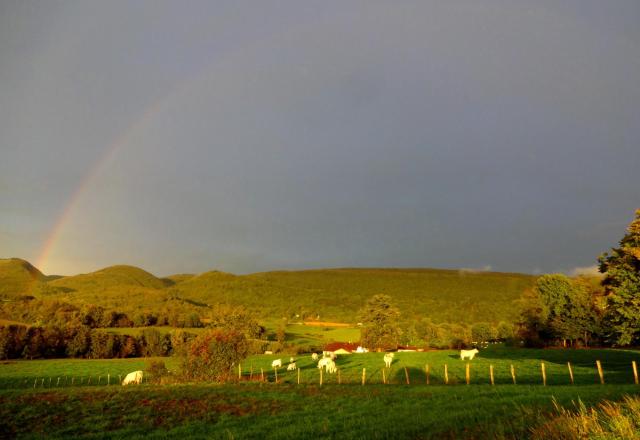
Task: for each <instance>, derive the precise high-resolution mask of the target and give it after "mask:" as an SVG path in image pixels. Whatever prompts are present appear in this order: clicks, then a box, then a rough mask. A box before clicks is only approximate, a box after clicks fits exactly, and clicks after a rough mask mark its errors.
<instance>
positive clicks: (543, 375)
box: [540, 362, 547, 387]
mask: <svg viewBox="0 0 640 440" xmlns="http://www.w3.org/2000/svg"><path fill="white" fill-rule="evenodd" d="M540 370H541V371H542V385H544V386H545V387H546V386H547V371H546V369H545V365H544V362H540Z"/></svg>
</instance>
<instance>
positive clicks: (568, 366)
mask: <svg viewBox="0 0 640 440" xmlns="http://www.w3.org/2000/svg"><path fill="white" fill-rule="evenodd" d="M567 368H569V379H571V385H573V368H571V362H567Z"/></svg>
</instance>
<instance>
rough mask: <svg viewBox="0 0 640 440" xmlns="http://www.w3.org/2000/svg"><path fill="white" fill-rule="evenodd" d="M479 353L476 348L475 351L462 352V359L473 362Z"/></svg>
mask: <svg viewBox="0 0 640 440" xmlns="http://www.w3.org/2000/svg"><path fill="white" fill-rule="evenodd" d="M478 353H479V351H478V349H477V348H474V349H473V350H460V359H462V360H464V358H469V360H471V359H473V358H474V357H475V355H477V354H478Z"/></svg>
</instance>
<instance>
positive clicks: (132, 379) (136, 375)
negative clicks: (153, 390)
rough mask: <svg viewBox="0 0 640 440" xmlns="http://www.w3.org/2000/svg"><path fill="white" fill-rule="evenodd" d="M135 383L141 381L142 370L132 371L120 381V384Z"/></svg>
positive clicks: (138, 383)
mask: <svg viewBox="0 0 640 440" xmlns="http://www.w3.org/2000/svg"><path fill="white" fill-rule="evenodd" d="M132 383H135V384H136V385H140V384H141V383H142V371H140V370H138V371H133V372H131V373H129V374H127V376H126V377H125V378H124V380H123V381H122V385H129V384H132Z"/></svg>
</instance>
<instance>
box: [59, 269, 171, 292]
mask: <svg viewBox="0 0 640 440" xmlns="http://www.w3.org/2000/svg"><path fill="white" fill-rule="evenodd" d="M49 284H50V285H52V286H57V287H65V288H67V289H73V290H76V291H78V290H104V289H108V288H110V287H114V286H117V287H119V286H136V287H146V288H150V289H162V288H164V287H165V284H164V282H162V280H160V279H159V278H157V277H155V276H154V275H152V274H150V273H149V272H147V271H144V270H142V269H140V268H138V267H134V266H125V265H119V266H110V267H106V268H104V269H101V270H98V271H96V272H91V273H88V274H81V275H74V276H69V277H62V278H58V279H57V280H53V281H50V282H49Z"/></svg>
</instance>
